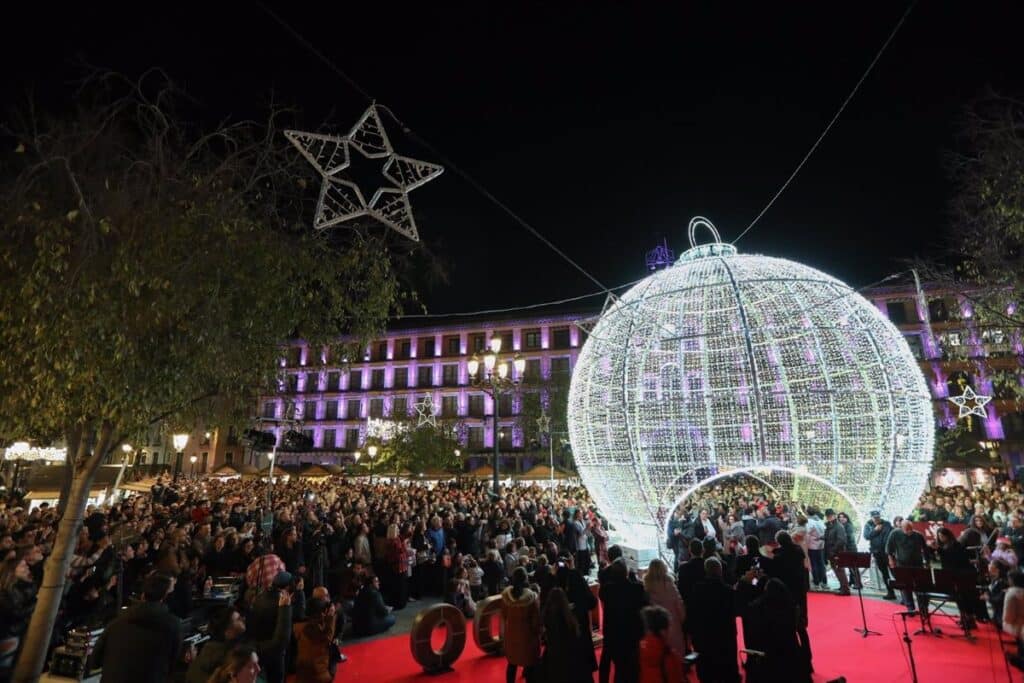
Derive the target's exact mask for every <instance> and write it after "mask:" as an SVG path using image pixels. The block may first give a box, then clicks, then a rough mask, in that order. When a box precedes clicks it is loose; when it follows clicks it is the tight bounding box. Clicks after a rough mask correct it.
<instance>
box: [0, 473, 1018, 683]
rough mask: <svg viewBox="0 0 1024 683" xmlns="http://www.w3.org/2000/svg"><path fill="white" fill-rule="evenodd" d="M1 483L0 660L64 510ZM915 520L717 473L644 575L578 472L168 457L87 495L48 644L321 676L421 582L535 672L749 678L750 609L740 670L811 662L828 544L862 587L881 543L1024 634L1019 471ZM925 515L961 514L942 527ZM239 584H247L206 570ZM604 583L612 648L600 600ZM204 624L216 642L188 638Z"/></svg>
mask: <svg viewBox="0 0 1024 683" xmlns="http://www.w3.org/2000/svg"><path fill="white" fill-rule="evenodd" d="M268 501H270V502H268ZM2 503H3V508H2V510H0V553H2V562H0V681H2V680H5V679H6V677H8V676H9V675H10V672H11V670H12V668H13V665H14V662H15V661H16V659H17V656H18V654H19V652H20V648H21V646H22V645H23V638H24V635H25V632H26V628H27V624H28V621H29V619H30V617H31V614H32V611H33V608H34V605H35V595H36V592H37V590H38V587H39V585H40V583H41V580H42V569H43V560H44V558H45V557H46V556H47V555H48V554H49V553H50V552H51V550H52V544H53V541H54V537H55V530H56V522H57V518H58V513H57V511H56V510H54V509H52V508H51V507H50V506H47V505H42V506H39V507H36V508H34V509H32V510H31V511H28V510H26V509H25V507H24V505H21V504H19V503H20V501H18V500H17V499H14V498H8V499H6V500H4V501H2ZM968 509H969V510H972V513H971V514H970V515H963V514H961V512H962V511H966V510H968ZM954 516H955V517H956V519H955V520H954V519H952V517H954ZM910 517H911V519H908V520H901V519H899V518H897V519H895V520H883V519H882V518H881V515H880V514H878V512H877V511H872V512H871V513H870V514H869V515H868V519H867V520H866V523H865V524H864V526H863V527H861V528H855V526H854V523H853V520H852V519H851V516H850V514H848V511H844V510H833V509H824V510H820V509H817V508H815V507H814V506H802V505H800V504H799V503H797V502H793V501H783V500H775V499H774V498H773V495H772V492H771V491H765V490H762V489H761V488H759V487H758V485H757V484H756V483H754V482H751V481H749V480H743V479H736V480H725V481H720V482H716V484H715V485H714V486H712V487H709V488H706V489H703V490H701V491H700V492H699V493H698V494H697V495H695V496H693V497H691V498H690V499H688V500H687V501H685V504H684V505H682V506H681V507H680V508H678V509H677V510H675V511H673V512H672V514H671V515H670V516H669V519H668V520H667V524H666V526H667V536H666V539H665V548H666V549H667V550H668V552H667V553H666V555H665V557H667V559H668V560H670V561H668V562H664V561H662V560H661V559H657V560H654V561H652V562H651V564H650V565H649V567H647V568H646V570H645V571H641V572H637V571H634V570H631V569H630V567H629V566H628V565H627V563H626V561H625V559H624V558H623V557H622V550H621V549H620V548H619V547H618V546H615V545H610V544H609V532H610V530H609V529H608V527H607V523H606V521H605V520H604V519H603V518H602V517H601V515H600V514H599V512H598V510H597V509H596V507H595V505H594V503H593V501H592V500H591V499H590V497H589V496H588V494H587V491H586V489H584V488H583V487H582V486H578V485H560V486H557V487H555V488H553V489H546V488H542V487H539V486H523V485H519V486H511V487H505V488H503V489H502V491H501V494H500V495H494V494H493V493H492V492H491V491H490V489H489V486H488V485H487V484H485V483H479V482H461V481H460V482H456V481H452V482H441V483H437V484H434V485H422V484H417V483H390V482H378V483H376V484H372V485H371V484H369V483H367V482H365V481H357V480H345V479H341V478H325V479H321V480H308V479H301V478H297V479H292V480H290V481H287V482H281V481H279V482H277V483H276V484H275V485H274V487H273V489H272V497H269V498H268V491H267V484H266V483H263V482H259V481H247V480H241V479H233V480H218V479H205V478H204V479H198V480H194V479H184V478H179V479H178V480H176V481H173V482H172V481H170V480H169V479H168V478H166V477H165V478H161V479H159V480H158V481H157V482H156V484H154V485H153V486H152V488H151V490H150V491H149V493H148V494H137V495H130V496H128V497H126V498H125V499H123V500H121V501H119V502H116V503H114V504H111V505H106V506H103V507H101V508H93V507H90V509H89V510H88V511H87V515H86V519H85V523H84V525H83V527H82V530H81V533H80V535H79V538H78V539H77V543H76V546H75V550H74V555H73V558H72V560H71V567H70V570H69V574H68V576H67V589H66V591H65V594H64V599H63V601H62V604H61V608H60V613H59V615H58V623H57V628H56V629H55V630H54V636H53V642H52V643H51V648H52V647H55V646H58V645H60V644H62V642H63V640H64V636H65V635H66V634H67V633H68V632H69V631H71V630H72V629H75V628H85V629H100V628H102V629H103V633H102V635H101V636H100V638H99V641H98V642H97V643H96V646H95V649H94V651H93V654H92V657H93V664H94V665H95V666H98V667H102V669H103V674H102V680H103V681H135V680H184V681H187V682H188V683H205V682H206V681H224V682H225V683H226V682H228V681H232V682H235V683H248V682H249V681H255V680H257V678H259V680H265V681H268V682H270V683H283V681H284V680H285V678H286V676H287V675H288V674H289V673H293V674H294V675H295V679H294V680H295V681H297V683H305V682H306V681H316V682H318V683H321V682H322V683H326V682H328V681H332V680H334V676H335V672H336V670H337V667H338V665H339V664H341V663H342V662H344V661H345V655H344V654H343V653H342V648H341V641H342V638H343V637H356V638H359V637H368V636H373V635H375V634H379V633H383V632H386V631H388V630H389V629H391V628H392V627H393V626H394V624H395V623H396V614H398V613H401V611H402V610H404V609H410V604H415V603H421V601H422V603H421V605H415V606H414V607H413V608H412V609H416V610H418V609H419V607H420V606H422V605H425V604H429V603H433V602H438V601H444V602H446V603H449V604H453V605H455V606H456V607H458V608H459V609H460V610H462V611H463V613H464V614H465V615H466V616H467V617H472V616H473V614H474V612H475V611H476V609H477V603H478V602H479V601H481V600H482V599H484V598H486V597H488V596H496V595H500V596H501V598H500V602H501V607H502V613H503V618H504V623H505V627H504V653H505V657H506V659H507V661H508V666H507V680H508V681H509V682H510V683H511V681H514V680H515V679H516V678H517V676H518V675H519V674H521V673H522V674H524V675H526V676H527V679H528V680H530V681H547V680H550V681H568V682H569V683H572V682H573V681H580V682H582V681H590V680H592V678H593V672H595V671H597V672H598V675H599V680H600V681H601V683H607V682H608V681H609V680H612V674H613V672H614V680H615V681H616V682H622V683H632V682H633V681H639V682H642V683H647V682H652V683H653V682H654V681H657V682H659V683H667V682H675V681H681V680H683V671H684V668H685V667H688V666H690V665H691V664H694V665H695V669H696V673H697V675H698V678H699V679H700V680H701V681H705V682H708V681H716V682H717V681H724V682H728V681H738V680H740V667H739V665H738V661H740V658H739V657H738V649H737V642H738V638H737V633H736V629H737V626H736V618H737V617H739V618H740V624H741V629H742V634H743V642H744V644H745V650H746V653H747V654H746V655H745V657H744V659H745V661H744V664H743V666H744V668H745V675H746V679H745V680H748V681H769V680H788V681H799V680H809V679H810V675H811V671H812V657H811V647H810V641H809V637H808V613H807V595H808V593H809V592H812V591H826V590H832V589H830V588H829V583H830V579H829V573H828V570H829V566H830V565H831V569H832V574H833V576H834V579H835V582H836V583H837V584H838V588H837V589H836V590H835V592H836V593H838V594H840V595H849V594H850V592H851V587H852V588H858V587H861V586H862V581H863V577H862V575H861V573H860V572H857V571H854V570H848V569H846V568H842V567H840V566H838V564H837V558H838V555H839V553H841V552H843V551H847V550H855V549H856V548H857V546H858V543H861V544H863V545H866V546H867V548H868V549H869V550H870V552H871V554H872V556H873V558H874V563H875V569H876V571H877V572H878V576H877V577H876V579H875V582H876V583H875V584H874V585H875V587H876V588H879V589H881V590H882V591H884V593H885V594H884V596H883V597H886V598H889V599H893V600H895V599H900V600H902V601H903V602H904V604H905V605H906V606H907V608H908V609H914V608H915V607H919V606H921V605H915V602H914V600H915V596H914V595H913V594H912V593H911V592H909V591H902V594H901V595H900V596H897V595H896V592H895V590H894V587H893V585H892V576H891V575H890V568H892V567H907V566H924V565H926V564H927V563H929V562H936V561H937V562H940V563H941V566H942V567H944V568H963V569H969V568H974V567H977V566H979V565H980V566H982V567H984V569H985V571H986V572H987V575H988V576H987V579H986V581H987V586H986V588H985V590H984V592H983V593H980V594H978V595H962V596H958V599H957V602H958V605H959V606H960V608H961V615H962V617H961V618H962V619H963V620H964V623H965V627H974V625H975V622H976V621H977V620H988V619H994V620H996V622H997V623H999V622H1001V623H1002V625H1003V627H1004V629H1005V630H1006V631H1007V632H1009V633H1011V634H1013V635H1014V636H1015V637H1017V638H1018V639H1019V638H1020V637H1021V635H1022V632H1024V578H1022V575H1021V574H1020V573H1019V571H1017V565H1018V558H1019V557H1021V553H1022V552H1024V494H1022V493H1021V489H1020V488H1019V487H1018V486H1017V485H1016V484H1014V483H1012V482H1008V481H1005V480H1004V481H997V482H995V483H994V485H993V487H992V488H989V489H984V490H970V491H969V490H966V489H939V488H933V489H932V490H930V491H929V492H928V493H926V494H925V495H923V496H922V499H921V501H920V504H919V505H918V506H917V508H916V509H915V510H914V512H913V513H912V515H911V516H910ZM911 520H914V521H941V522H943V523H944V524H955V523H957V522H960V523H965V524H966V525H967V526H966V528H965V529H964V531H963V532H962V533H960V534H953V533H951V532H950V530H949V529H943V530H940V532H939V534H938V538H937V539H936V541H935V542H934V543H929V542H926V540H925V539H924V537H923V536H922V535H921V534H920V533H919V532H918V531H916V530H915V529H914V527H913V525H912V523H911ZM960 520H965V521H962V522H961V521H960ZM225 577H230V578H228V579H225ZM594 580H596V581H597V583H598V584H599V590H598V591H597V597H595V595H594V591H593V590H592V589H591V587H590V585H589V583H591V582H593V581H594ZM225 581H227V582H228V583H232V584H233V585H234V586H235V587H236V588H237V590H235V591H231V592H228V593H221V592H219V591H214V590H213V586H214V584H215V583H216V585H218V586H219V585H222V584H224V582H225ZM598 600H599V601H600V603H601V608H602V610H601V614H602V624H601V632H602V636H603V647H602V649H601V657H600V661H598V660H597V658H596V657H595V649H594V646H593V634H594V632H595V630H596V629H597V627H598V625H597V624H595V623H592V622H591V618H590V615H591V610H592V609H593V608H594V607H596V606H597V602H598ZM123 607H126V608H124V609H122V608H123ZM199 624H202V625H203V628H202V630H201V631H202V633H201V634H200V635H202V636H203V637H202V638H201V640H205V642H203V643H201V645H200V646H199V647H194V646H190V645H189V644H188V642H187V641H186V636H188V635H189V634H190V633H191V631H192V630H194V629H195V627H196V626H198V625H199ZM125 652H131V653H133V654H134V653H139V655H140V656H131V657H125V656H124V653H125ZM143 654H144V656H143Z"/></svg>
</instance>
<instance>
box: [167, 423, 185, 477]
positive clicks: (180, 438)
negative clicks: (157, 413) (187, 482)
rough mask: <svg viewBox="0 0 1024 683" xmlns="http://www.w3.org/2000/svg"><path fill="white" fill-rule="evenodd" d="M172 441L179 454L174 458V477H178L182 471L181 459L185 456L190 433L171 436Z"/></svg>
mask: <svg viewBox="0 0 1024 683" xmlns="http://www.w3.org/2000/svg"><path fill="white" fill-rule="evenodd" d="M171 441H172V442H173V443H174V450H175V452H176V453H177V454H178V455H177V457H175V459H174V478H175V479H177V478H178V474H179V473H180V472H181V459H182V458H184V457H185V446H187V445H188V434H185V433H181V434H175V435H174V436H172V437H171Z"/></svg>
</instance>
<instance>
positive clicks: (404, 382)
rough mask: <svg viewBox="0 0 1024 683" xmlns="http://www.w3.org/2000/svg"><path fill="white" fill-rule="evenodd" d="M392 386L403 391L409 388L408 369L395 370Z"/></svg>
mask: <svg viewBox="0 0 1024 683" xmlns="http://www.w3.org/2000/svg"><path fill="white" fill-rule="evenodd" d="M394 384H395V388H396V389H405V388H406V387H408V386H409V368H395V379H394Z"/></svg>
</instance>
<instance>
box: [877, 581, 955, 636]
mask: <svg viewBox="0 0 1024 683" xmlns="http://www.w3.org/2000/svg"><path fill="white" fill-rule="evenodd" d="M889 571H890V572H892V576H893V582H892V587H893V588H897V589H899V590H908V591H910V592H911V593H913V594H914V595H915V597H916V602H917V603H920V602H921V597H920V594H921V593H934V592H935V585H934V584H933V583H932V573H931V571H930V570H928V569H925V568H923V567H893V568H892V569H890V570H889ZM917 607H918V609H917V614H918V616H919V617H921V628H919V629H917V630H916V631H914V635H915V636H919V635H932V636H941V635H942V631H940V630H938V629H934V628H932V623H931V619H929V618H928V617H929V614H928V603H927V602H925V604H924V605H921V604H918V605H917Z"/></svg>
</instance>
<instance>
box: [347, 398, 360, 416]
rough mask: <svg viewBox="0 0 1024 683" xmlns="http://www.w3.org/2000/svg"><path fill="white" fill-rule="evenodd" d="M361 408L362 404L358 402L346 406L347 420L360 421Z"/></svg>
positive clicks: (350, 402)
mask: <svg viewBox="0 0 1024 683" xmlns="http://www.w3.org/2000/svg"><path fill="white" fill-rule="evenodd" d="M360 407H361V406H360V402H359V401H358V400H356V401H349V402H348V405H346V406H345V419H346V420H358V419H359V409H360Z"/></svg>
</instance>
